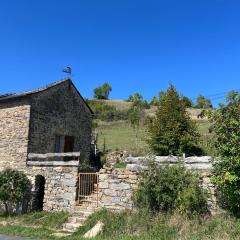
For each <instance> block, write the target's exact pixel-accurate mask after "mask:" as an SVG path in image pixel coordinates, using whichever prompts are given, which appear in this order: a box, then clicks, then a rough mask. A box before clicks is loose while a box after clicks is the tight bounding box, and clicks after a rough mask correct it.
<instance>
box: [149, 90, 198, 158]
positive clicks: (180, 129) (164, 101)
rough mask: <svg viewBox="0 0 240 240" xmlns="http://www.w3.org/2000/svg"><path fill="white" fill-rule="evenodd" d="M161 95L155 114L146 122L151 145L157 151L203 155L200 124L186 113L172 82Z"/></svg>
mask: <svg viewBox="0 0 240 240" xmlns="http://www.w3.org/2000/svg"><path fill="white" fill-rule="evenodd" d="M159 99H160V100H159V106H158V110H157V112H156V116H155V117H153V118H152V119H150V120H148V125H147V134H148V140H147V141H148V144H149V146H150V147H151V149H152V150H153V151H154V153H155V154H157V155H169V154H177V155H180V154H182V153H186V154H187V155H201V154H202V150H201V149H200V147H199V146H198V141H199V137H200V134H199V133H198V131H197V125H196V123H195V122H194V121H192V120H191V119H190V117H189V115H188V114H187V112H186V106H185V104H184V102H183V101H182V100H181V97H180V95H179V94H178V92H177V91H176V90H175V88H174V87H173V86H172V85H170V86H169V88H168V90H167V92H166V93H164V92H161V93H160V97H159Z"/></svg>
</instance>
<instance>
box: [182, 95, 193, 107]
mask: <svg viewBox="0 0 240 240" xmlns="http://www.w3.org/2000/svg"><path fill="white" fill-rule="evenodd" d="M182 102H183V104H184V106H185V107H186V108H191V107H192V106H193V103H192V100H191V99H190V98H188V97H186V96H183V97H182Z"/></svg>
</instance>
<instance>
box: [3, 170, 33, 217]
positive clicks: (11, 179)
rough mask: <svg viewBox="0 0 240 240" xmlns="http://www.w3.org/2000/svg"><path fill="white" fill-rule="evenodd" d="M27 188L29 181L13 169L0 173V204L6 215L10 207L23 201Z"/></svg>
mask: <svg viewBox="0 0 240 240" xmlns="http://www.w3.org/2000/svg"><path fill="white" fill-rule="evenodd" d="M29 187H30V181H29V180H28V178H27V177H26V175H24V174H23V173H21V172H19V171H17V170H13V169H6V170H3V171H1V172H0V202H2V203H3V204H4V206H5V210H6V213H7V214H9V213H10V209H9V208H10V207H11V208H12V207H13V206H17V205H18V204H19V203H21V202H22V201H23V199H24V197H25V195H26V193H27V191H28V190H29Z"/></svg>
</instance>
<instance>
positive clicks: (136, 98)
mask: <svg viewBox="0 0 240 240" xmlns="http://www.w3.org/2000/svg"><path fill="white" fill-rule="evenodd" d="M128 101H129V102H132V103H133V104H132V105H133V106H138V107H140V108H142V109H143V108H149V107H150V106H149V104H148V102H147V101H146V100H144V99H143V96H142V95H141V94H140V93H135V94H133V95H130V96H129V97H128Z"/></svg>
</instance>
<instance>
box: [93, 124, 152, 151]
mask: <svg viewBox="0 0 240 240" xmlns="http://www.w3.org/2000/svg"><path fill="white" fill-rule="evenodd" d="M97 131H98V148H99V149H100V150H101V151H103V149H104V144H105V149H107V150H110V151H115V150H126V151H128V152H130V153H131V154H133V155H136V153H139V154H145V153H147V152H148V146H147V144H146V142H145V140H144V139H145V129H144V128H143V127H142V128H140V129H139V131H137V134H138V138H137V140H136V130H134V129H133V128H132V127H131V126H130V124H128V123H127V122H125V121H115V122H100V123H99V124H98V130H97Z"/></svg>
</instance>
